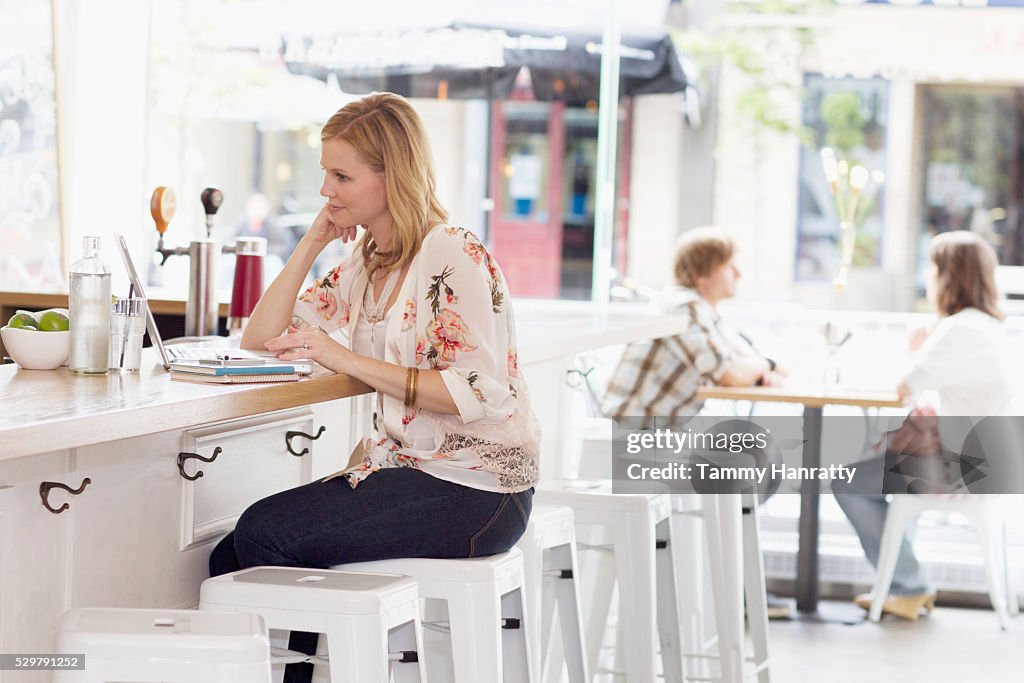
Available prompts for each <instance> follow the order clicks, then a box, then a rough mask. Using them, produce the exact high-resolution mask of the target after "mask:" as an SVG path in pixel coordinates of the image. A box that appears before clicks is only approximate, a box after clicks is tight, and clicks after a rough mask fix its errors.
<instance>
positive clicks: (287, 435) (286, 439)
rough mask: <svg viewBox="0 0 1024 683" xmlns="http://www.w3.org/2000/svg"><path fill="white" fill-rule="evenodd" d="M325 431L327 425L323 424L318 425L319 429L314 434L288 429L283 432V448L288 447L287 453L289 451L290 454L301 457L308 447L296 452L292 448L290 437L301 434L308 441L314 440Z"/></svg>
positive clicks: (307, 451)
mask: <svg viewBox="0 0 1024 683" xmlns="http://www.w3.org/2000/svg"><path fill="white" fill-rule="evenodd" d="M325 431H327V427H325V426H324V425H320V429H318V430H317V432H316V436H312V435H311V434H307V433H306V432H296V431H290V430H289V431H287V432H285V433H284V446H285V448H287V449H288V452H289V453H291V454H292V455H294V456H295V457H297V458H301V457H302V456H304V455H305V454H306V453H309V448H303V449H302V450H301V451H299V452H298V453H296V452H295V449H294V448H292V439H294V438H295V437H296V436H303V437H305V438H307V439H309V440H310V441H316V440H317V439H319V438H320V437H321V436H322V435H323V433H324V432H325Z"/></svg>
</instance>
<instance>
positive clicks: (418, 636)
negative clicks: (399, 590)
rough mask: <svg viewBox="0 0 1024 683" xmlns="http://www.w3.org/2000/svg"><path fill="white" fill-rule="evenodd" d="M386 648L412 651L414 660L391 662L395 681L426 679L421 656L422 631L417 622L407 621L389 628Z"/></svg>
mask: <svg viewBox="0 0 1024 683" xmlns="http://www.w3.org/2000/svg"><path fill="white" fill-rule="evenodd" d="M388 649H389V650H392V651H395V652H401V651H414V652H416V653H417V661H416V662H393V663H392V665H391V671H392V673H393V675H394V681H395V683H423V682H424V681H426V679H427V674H426V669H425V666H424V661H423V659H424V657H423V631H422V629H421V628H420V624H419V622H416V621H409V622H406V623H404V624H402V625H401V626H399V627H397V628H394V629H392V630H391V633H390V634H389V636H388Z"/></svg>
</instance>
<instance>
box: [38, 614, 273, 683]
mask: <svg viewBox="0 0 1024 683" xmlns="http://www.w3.org/2000/svg"><path fill="white" fill-rule="evenodd" d="M56 651H57V652H62V653H82V654H84V655H85V662H84V664H85V668H84V669H83V670H58V671H55V672H54V674H53V681H54V682H55V683H109V682H111V681H137V682H138V683H146V682H149V681H152V682H154V683H156V682H159V681H175V683H191V682H193V681H194V682H195V683H208V682H209V681H218V682H219V683H246V682H249V683H270V643H269V641H268V639H267V635H266V629H265V628H264V625H263V620H262V619H261V618H260V617H259V616H257V615H255V614H247V613H238V614H214V613H211V612H197V611H194V610H155V609H113V608H82V609H73V610H70V611H68V612H66V613H65V614H64V616H63V618H62V619H61V622H60V626H59V627H58V630H57V641H56Z"/></svg>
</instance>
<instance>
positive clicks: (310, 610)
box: [199, 567, 425, 683]
mask: <svg viewBox="0 0 1024 683" xmlns="http://www.w3.org/2000/svg"><path fill="white" fill-rule="evenodd" d="M199 609H201V610H233V611H244V612H254V613H256V614H259V615H260V616H262V617H263V619H264V621H266V624H267V628H269V629H272V630H281V631H308V632H312V633H319V634H321V639H320V640H321V643H323V641H324V640H325V639H326V646H327V647H326V650H327V651H326V657H325V656H324V655H322V654H321V653H320V651H319V649H318V652H317V655H316V656H311V655H306V654H303V653H296V652H291V651H289V650H283V651H278V650H277V649H276V648H275V653H274V655H275V656H274V658H273V663H274V664H275V665H283V664H286V663H294V662H302V661H312V662H313V663H314V665H316V666H315V669H314V675H315V676H317V677H321V678H322V675H323V671H322V669H321V667H322V666H323V665H324V664H329V663H331V662H333V663H334V664H335V665H334V666H330V669H329V671H330V681H331V682H332V683H341V682H342V681H358V682H359V683H388V682H389V681H390V680H391V678H390V676H391V675H393V676H394V680H395V681H397V682H402V683H405V682H410V683H412V682H416V681H423V680H425V674H424V671H423V664H422V662H420V661H419V660H420V657H419V653H420V652H422V649H423V648H422V643H423V637H422V632H421V630H420V622H419V602H418V598H417V590H416V582H415V581H413V580H412V579H410V578H409V577H407V576H395V575H386V574H366V573H359V574H357V573H354V572H338V571H330V570H323V569H302V568H295V567H253V568H251V569H243V570H241V571H237V572H232V573H231V574H224V575H223V576H216V577H213V578H211V579H207V580H206V581H204V582H203V585H202V588H201V589H200V595H199ZM210 613H211V614H212V613H213V612H210ZM339 664H340V665H339ZM281 671H282V672H283V666H282V669H281ZM276 673H278V670H277V666H275V674H276Z"/></svg>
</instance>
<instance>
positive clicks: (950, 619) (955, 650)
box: [562, 601, 1024, 683]
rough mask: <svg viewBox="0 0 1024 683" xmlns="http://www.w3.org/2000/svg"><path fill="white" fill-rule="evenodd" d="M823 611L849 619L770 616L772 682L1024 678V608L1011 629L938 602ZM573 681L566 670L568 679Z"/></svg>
mask: <svg viewBox="0 0 1024 683" xmlns="http://www.w3.org/2000/svg"><path fill="white" fill-rule="evenodd" d="M821 613H822V614H824V615H825V616H826V617H828V618H837V619H846V620H848V621H847V623H841V622H840V621H836V622H835V623H813V622H809V621H785V620H779V621H772V622H770V625H769V633H770V642H769V647H770V655H771V662H772V665H771V680H772V683H891V682H895V683H919V682H920V683H1009V682H1010V681H1024V614H1021V615H1020V616H1017V617H1015V618H1014V619H1013V620H1012V621H1011V624H1010V626H1011V627H1010V630H1009V631H1001V630H1000V629H999V623H998V621H997V619H996V616H995V614H994V613H993V612H992V611H991V610H987V609H961V608H953V607H939V608H937V609H936V610H935V611H933V612H932V613H931V615H929V616H927V617H921V618H920V619H919V620H918V621H917V622H916V623H911V622H908V621H903V620H899V619H893V618H891V617H887V618H885V619H883V620H882V623H881V624H872V623H870V622H868V621H865V620H862V615H863V614H864V612H863V611H862V610H860V609H859V608H857V607H855V606H854V605H852V604H851V603H849V602H842V603H839V602H828V601H823V602H822V608H821ZM609 636H610V637H609V638H608V640H607V641H606V642H605V646H606V647H604V648H602V662H601V664H602V665H603V667H604V668H605V670H607V668H611V666H612V660H613V658H614V649H613V648H612V642H613V641H612V638H613V637H614V633H613V631H612V630H611V629H610V630H609ZM748 645H749V641H748ZM712 673H715V672H714V671H713V672H712ZM567 680H568V679H567V678H566V677H565V676H563V678H562V683H564V682H565V681H567ZM624 680H625V679H624V677H622V676H613V675H611V674H609V673H603V674H599V675H597V676H596V678H595V681H596V683H621V682H622V681H624ZM660 680H663V679H659V681H660ZM747 681H755V682H756V678H754V677H753V676H749V677H748V678H747Z"/></svg>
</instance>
